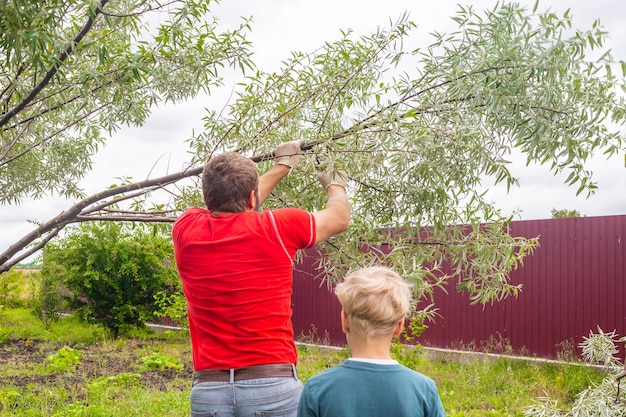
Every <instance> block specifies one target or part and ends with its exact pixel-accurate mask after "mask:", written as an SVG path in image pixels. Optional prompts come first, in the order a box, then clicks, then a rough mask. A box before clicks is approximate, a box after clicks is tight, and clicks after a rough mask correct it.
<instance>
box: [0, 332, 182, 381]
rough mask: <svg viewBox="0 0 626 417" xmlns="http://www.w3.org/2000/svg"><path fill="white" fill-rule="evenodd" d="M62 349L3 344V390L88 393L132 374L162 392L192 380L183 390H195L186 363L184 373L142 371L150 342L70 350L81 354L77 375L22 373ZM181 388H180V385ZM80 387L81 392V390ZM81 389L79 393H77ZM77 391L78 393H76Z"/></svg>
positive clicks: (0, 346) (0, 354) (17, 341)
mask: <svg viewBox="0 0 626 417" xmlns="http://www.w3.org/2000/svg"><path fill="white" fill-rule="evenodd" d="M60 347H62V346H53V345H51V344H50V343H49V342H43V341H37V340H33V339H9V340H7V341H6V342H3V343H0V386H5V387H7V386H13V387H24V386H27V385H29V384H33V385H31V386H39V387H45V386H51V385H52V386H59V385H62V386H65V387H66V388H67V389H68V391H74V392H76V391H78V392H80V391H84V387H87V386H88V384H89V383H90V382H92V381H94V380H95V379H96V378H99V377H107V376H115V375H119V374H121V373H126V372H132V373H137V374H140V375H141V378H140V380H139V383H140V384H141V385H142V386H144V387H146V388H152V389H158V390H161V391H166V390H168V389H169V390H171V389H172V380H173V379H181V380H183V381H184V380H188V381H189V385H188V386H186V385H185V384H184V383H181V384H180V389H187V388H188V387H190V386H191V378H192V374H193V369H192V365H191V362H189V363H183V365H184V367H185V368H184V370H183V371H177V370H150V371H142V370H140V369H139V367H138V364H139V359H140V358H141V357H143V356H146V348H148V349H149V348H150V342H147V343H146V342H141V341H134V340H133V341H131V342H128V343H126V344H125V345H124V346H123V347H122V348H120V347H119V346H115V344H114V343H107V344H105V345H84V346H70V347H72V348H74V349H76V350H78V351H79V352H80V354H81V359H80V364H79V365H78V366H76V368H75V369H74V371H71V372H60V373H54V374H50V375H45V374H43V373H45V372H43V373H42V372H34V371H31V372H30V373H31V375H25V374H27V373H28V372H24V371H21V372H20V370H24V369H33V368H35V367H36V366H37V365H42V364H45V363H46V357H47V356H48V355H51V354H53V353H56V352H57V351H58V349H59V348H60ZM177 385H178V384H177ZM79 387H80V388H79ZM77 388H78V389H77ZM75 390H76V391H75Z"/></svg>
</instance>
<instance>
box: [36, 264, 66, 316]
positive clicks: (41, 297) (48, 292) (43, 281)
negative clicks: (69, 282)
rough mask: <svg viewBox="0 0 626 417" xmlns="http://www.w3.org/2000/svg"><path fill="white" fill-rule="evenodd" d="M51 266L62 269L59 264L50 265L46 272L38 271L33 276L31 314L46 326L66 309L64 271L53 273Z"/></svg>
mask: <svg viewBox="0 0 626 417" xmlns="http://www.w3.org/2000/svg"><path fill="white" fill-rule="evenodd" d="M51 268H55V269H61V270H62V268H61V267H60V266H59V265H55V266H51V265H49V266H48V270H47V271H46V274H41V273H37V274H35V275H34V277H33V282H34V288H33V294H32V301H31V302H32V304H31V310H30V311H31V314H32V315H33V316H35V317H37V318H38V319H39V320H41V322H42V323H43V324H44V326H46V327H50V325H51V324H52V323H55V322H57V321H58V320H59V318H60V317H61V312H62V311H63V310H64V297H63V294H64V293H66V294H67V289H66V288H65V287H64V285H63V276H64V275H63V274H62V273H51V270H50V269H51Z"/></svg>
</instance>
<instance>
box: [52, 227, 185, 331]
mask: <svg viewBox="0 0 626 417" xmlns="http://www.w3.org/2000/svg"><path fill="white" fill-rule="evenodd" d="M165 232H166V230H163V229H160V228H158V227H155V228H152V229H147V228H141V227H139V228H134V229H129V228H127V227H125V226H124V225H122V224H118V223H105V224H91V225H81V226H79V227H77V228H75V229H71V230H70V231H69V233H68V234H67V235H66V236H65V237H64V238H63V239H60V240H59V241H58V242H55V243H54V244H49V245H48V246H47V247H46V249H45V250H44V255H43V269H42V271H41V273H42V275H44V276H45V277H46V279H50V280H53V281H54V280H58V279H61V280H62V282H63V283H64V285H65V286H67V288H68V289H69V291H70V294H69V295H68V296H67V297H66V298H67V302H68V307H69V308H70V309H71V310H72V311H74V313H75V314H76V315H78V316H79V317H81V318H82V319H85V320H88V321H93V322H96V323H99V324H101V325H103V326H104V327H105V328H106V329H108V330H109V331H110V332H111V334H112V336H113V337H114V338H117V336H118V335H119V333H120V331H124V330H129V329H132V328H133V327H140V328H141V327H144V325H145V322H146V321H147V320H149V319H151V318H152V317H154V312H155V311H156V310H157V306H155V303H154V299H155V298H154V296H155V294H156V293H157V292H158V291H162V290H168V289H176V288H177V284H178V281H179V280H178V275H177V272H176V268H175V264H174V261H173V248H172V243H171V240H170V238H169V233H165Z"/></svg>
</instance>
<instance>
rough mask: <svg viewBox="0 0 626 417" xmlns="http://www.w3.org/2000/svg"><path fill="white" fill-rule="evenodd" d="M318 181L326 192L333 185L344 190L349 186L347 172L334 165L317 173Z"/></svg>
mask: <svg viewBox="0 0 626 417" xmlns="http://www.w3.org/2000/svg"><path fill="white" fill-rule="evenodd" d="M317 180H318V181H319V182H320V184H322V187H324V189H325V190H327V189H328V187H330V186H331V185H339V186H341V187H343V189H344V190H345V189H347V186H348V174H346V173H345V171H343V170H341V169H338V168H336V167H335V166H334V165H333V164H329V165H327V166H326V168H324V170H323V171H318V172H317Z"/></svg>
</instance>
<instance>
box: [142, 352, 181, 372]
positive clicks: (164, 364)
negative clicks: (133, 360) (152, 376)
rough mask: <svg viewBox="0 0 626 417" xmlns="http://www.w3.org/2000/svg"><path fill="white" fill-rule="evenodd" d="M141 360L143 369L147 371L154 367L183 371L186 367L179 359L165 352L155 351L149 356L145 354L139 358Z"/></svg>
mask: <svg viewBox="0 0 626 417" xmlns="http://www.w3.org/2000/svg"><path fill="white" fill-rule="evenodd" d="M139 362H141V369H142V370H147V371H149V370H153V369H160V370H163V371H169V370H174V371H182V370H183V369H185V367H184V366H183V365H182V364H181V363H180V362H179V361H178V359H176V358H173V357H171V356H169V355H164V354H163V353H153V354H151V355H149V356H144V357H142V358H140V359H139Z"/></svg>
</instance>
